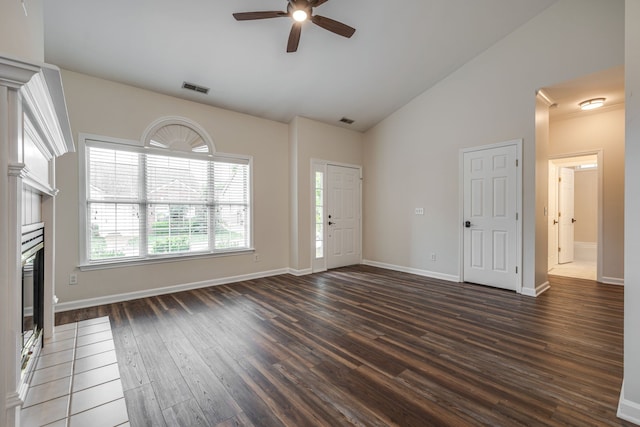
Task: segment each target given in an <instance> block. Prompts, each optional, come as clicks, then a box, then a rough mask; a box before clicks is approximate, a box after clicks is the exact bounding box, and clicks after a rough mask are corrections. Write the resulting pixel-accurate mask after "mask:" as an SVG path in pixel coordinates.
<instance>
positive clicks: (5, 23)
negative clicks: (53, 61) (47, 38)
mask: <svg viewBox="0 0 640 427" xmlns="http://www.w3.org/2000/svg"><path fill="white" fill-rule="evenodd" d="M42 1H43V0H26V1H25V4H26V8H27V14H26V15H25V12H24V9H23V8H22V4H21V2H20V1H18V0H2V1H1V2H0V56H11V57H14V58H18V59H22V60H25V61H32V62H44V23H43V19H42Z"/></svg>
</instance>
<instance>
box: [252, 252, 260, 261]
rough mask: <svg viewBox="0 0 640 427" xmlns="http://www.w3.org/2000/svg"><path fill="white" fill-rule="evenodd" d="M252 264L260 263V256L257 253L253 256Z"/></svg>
mask: <svg viewBox="0 0 640 427" xmlns="http://www.w3.org/2000/svg"><path fill="white" fill-rule="evenodd" d="M253 262H260V254H258V253H255V254H253Z"/></svg>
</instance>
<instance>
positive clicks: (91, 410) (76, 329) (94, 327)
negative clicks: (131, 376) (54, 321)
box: [21, 317, 129, 427]
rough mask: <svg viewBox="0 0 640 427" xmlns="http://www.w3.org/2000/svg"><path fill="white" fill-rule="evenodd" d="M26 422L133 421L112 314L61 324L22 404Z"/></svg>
mask: <svg viewBox="0 0 640 427" xmlns="http://www.w3.org/2000/svg"><path fill="white" fill-rule="evenodd" d="M21 417H22V426H23V427H34V426H38V427H39V426H47V427H76V426H78V427H84V426H92V427H103V426H104V427H115V426H129V416H128V414H127V407H126V405H125V401H124V393H123V390H122V383H121V381H120V372H119V370H118V361H117V360H116V352H115V347H114V344H113V335H112V334H111V324H110V323H109V318H108V317H101V318H98V319H91V320H85V321H82V322H78V323H71V324H68V325H62V326H56V328H55V332H54V336H53V337H52V338H50V339H49V338H48V339H46V340H45V343H44V347H43V349H42V352H41V353H40V357H39V358H38V362H37V365H36V370H35V371H34V373H33V377H32V378H31V382H30V387H29V391H28V392H27V397H26V398H25V402H24V405H23V406H22V413H21Z"/></svg>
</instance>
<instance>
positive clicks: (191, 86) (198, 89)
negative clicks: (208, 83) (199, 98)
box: [182, 82, 209, 95]
mask: <svg viewBox="0 0 640 427" xmlns="http://www.w3.org/2000/svg"><path fill="white" fill-rule="evenodd" d="M182 89H187V90H192V91H194V92H198V93H203V94H205V95H206V94H208V93H209V88H208V87H204V86H198V85H194V84H193V83H188V82H182Z"/></svg>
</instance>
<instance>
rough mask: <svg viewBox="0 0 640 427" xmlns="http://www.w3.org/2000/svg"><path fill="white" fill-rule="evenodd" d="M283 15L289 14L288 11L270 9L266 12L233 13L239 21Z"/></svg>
mask: <svg viewBox="0 0 640 427" xmlns="http://www.w3.org/2000/svg"><path fill="white" fill-rule="evenodd" d="M282 16H288V14H287V12H281V11H279V10H269V11H264V12H238V13H234V14H233V17H234V18H236V20H237V21H251V20H253V19H268V18H280V17H282Z"/></svg>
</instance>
